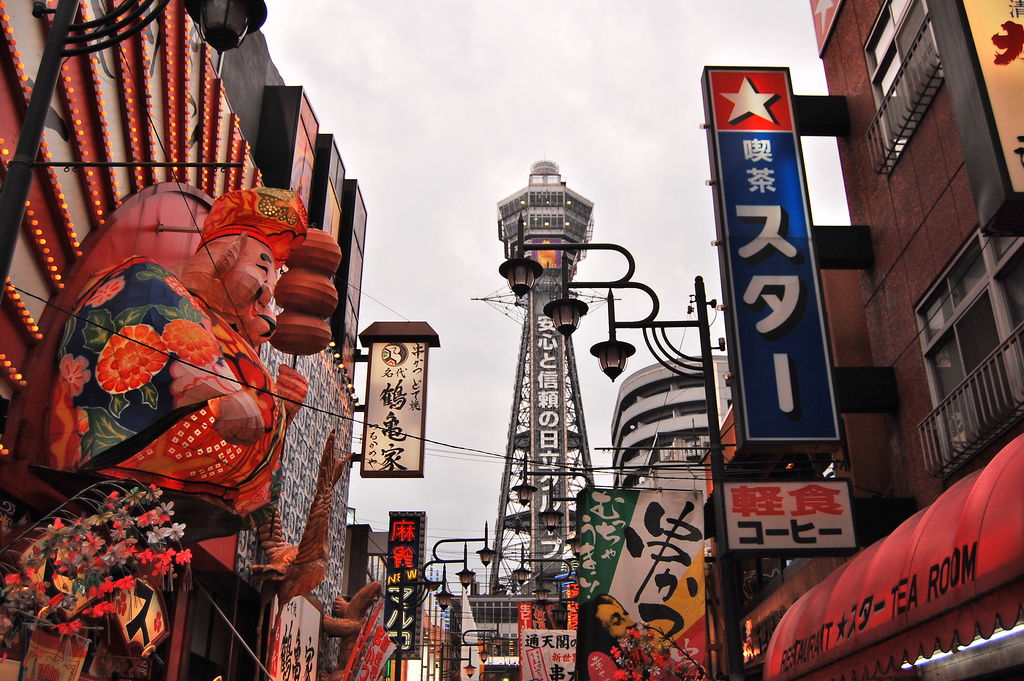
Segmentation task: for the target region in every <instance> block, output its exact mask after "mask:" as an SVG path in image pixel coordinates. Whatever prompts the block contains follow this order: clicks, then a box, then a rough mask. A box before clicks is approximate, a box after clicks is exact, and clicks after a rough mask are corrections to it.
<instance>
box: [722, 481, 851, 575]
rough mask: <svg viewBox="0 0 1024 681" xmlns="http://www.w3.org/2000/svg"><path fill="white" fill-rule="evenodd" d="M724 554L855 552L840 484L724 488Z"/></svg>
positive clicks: (846, 488) (845, 485)
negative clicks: (726, 551)
mask: <svg viewBox="0 0 1024 681" xmlns="http://www.w3.org/2000/svg"><path fill="white" fill-rule="evenodd" d="M722 490H723V492H724V494H725V543H726V548H727V549H728V550H729V551H736V552H750V553H757V554H759V555H764V554H766V553H772V552H779V553H781V554H784V555H787V556H796V555H814V554H826V555H835V554H837V553H849V552H851V551H854V550H856V548H857V539H856V537H855V536H854V532H853V508H852V505H851V501H850V484H849V482H847V481H845V480H806V481H804V482H796V481H785V482H782V481H774V480H772V481H768V480H758V481H755V482H724V483H722Z"/></svg>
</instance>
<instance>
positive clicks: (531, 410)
mask: <svg viewBox="0 0 1024 681" xmlns="http://www.w3.org/2000/svg"><path fill="white" fill-rule="evenodd" d="M593 211H594V203H593V202H592V201H590V200H589V199H587V198H585V197H584V196H582V195H581V194H579V193H577V192H575V191H573V190H571V189H569V187H567V186H566V183H565V182H564V181H563V180H562V176H561V174H560V172H559V168H558V164H557V163H555V162H553V161H548V160H541V161H537V162H536V163H534V164H533V165H532V166H531V167H530V179H529V184H528V185H527V186H526V187H524V188H522V189H520V190H518V191H516V192H515V193H513V194H511V195H510V196H508V197H506V198H505V199H502V200H501V201H499V202H498V239H499V240H500V241H501V242H502V243H503V244H504V245H505V257H506V258H510V257H514V255H515V254H516V251H517V245H518V239H519V222H520V220H522V221H523V235H524V240H525V242H526V243H528V244H544V243H587V242H589V241H590V238H591V234H592V232H593V228H594V220H593ZM525 255H526V257H530V258H533V259H535V260H536V261H537V262H539V263H540V264H541V265H543V266H544V273H543V274H542V275H541V276H540V277H539V278H538V280H537V283H536V284H535V285H534V287H533V288H532V289H531V290H530V292H529V293H527V294H526V295H524V296H522V297H519V298H518V299H517V301H516V305H517V306H519V307H521V308H522V309H523V311H524V313H525V318H524V323H523V331H522V338H521V341H520V344H519V361H518V363H517V365H516V377H515V382H514V383H513V393H512V414H511V418H510V420H509V430H508V443H507V446H506V454H505V456H506V458H505V469H504V476H503V479H502V484H501V493H500V496H499V498H498V516H497V523H496V524H495V528H496V529H495V534H496V538H497V541H496V542H495V544H496V551H497V555H496V557H495V567H494V569H493V570H492V571H491V591H492V593H502V592H504V593H515V592H519V593H526V594H528V593H530V591H532V590H533V589H534V588H537V587H538V586H541V584H540V583H541V582H542V581H543V582H547V583H546V584H544V585H543V586H546V587H547V588H550V589H554V588H556V585H555V584H554V583H551V582H550V580H552V579H553V578H555V577H556V576H558V575H560V574H564V573H565V572H566V566H565V563H564V562H563V561H564V560H567V559H569V558H571V556H572V554H571V551H570V550H569V548H568V546H567V543H566V540H567V538H568V537H569V535H570V534H572V533H573V531H574V528H575V523H576V519H575V513H574V510H573V509H574V507H575V503H574V501H573V500H572V499H574V498H575V496H576V493H577V492H578V491H579V490H580V489H582V488H583V487H585V486H586V485H588V484H593V479H592V473H591V467H590V449H589V445H588V443H587V429H586V425H585V423H584V420H583V405H582V402H581V400H580V394H579V381H578V377H577V372H576V358H575V354H574V352H573V346H572V339H571V338H565V337H563V336H562V335H561V334H560V333H559V332H558V331H557V330H556V329H555V328H554V325H553V324H552V322H551V320H550V318H548V317H547V315H545V314H544V305H545V304H546V303H548V302H549V301H550V300H553V299H555V298H558V297H562V296H563V295H564V294H563V293H562V292H561V281H562V268H563V267H567V268H568V269H569V276H570V278H571V277H572V275H573V274H574V273H575V266H576V263H577V262H578V261H579V260H581V259H582V255H583V254H575V253H572V252H570V251H527V252H525ZM524 482H525V483H527V484H529V485H532V486H533V487H535V488H536V489H537V491H536V494H535V495H534V498H533V501H532V502H531V503H530V504H529V505H524V504H521V503H519V501H518V497H517V495H516V494H515V492H514V491H513V488H514V487H516V486H517V485H519V484H520V483H524ZM549 510H554V511H556V512H557V513H558V516H559V521H558V523H557V527H555V528H554V529H553V530H552V531H549V530H547V529H546V527H545V525H544V523H543V522H541V519H540V516H541V514H542V513H543V512H544V511H549ZM523 558H526V559H529V560H528V561H527V562H526V563H525V566H526V567H527V568H528V569H529V570H530V571H531V573H532V576H531V579H530V581H528V582H527V583H526V584H524V585H522V586H519V585H518V584H517V583H516V581H515V580H514V579H513V578H512V571H513V570H515V569H516V568H517V567H519V566H520V564H521V562H522V560H523ZM548 561H550V562H548Z"/></svg>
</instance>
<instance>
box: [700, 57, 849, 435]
mask: <svg viewBox="0 0 1024 681" xmlns="http://www.w3.org/2000/svg"><path fill="white" fill-rule="evenodd" d="M704 96H705V105H706V112H707V118H708V128H709V135H710V148H711V150H712V156H713V158H712V163H713V171H714V175H715V181H714V187H715V192H716V195H717V205H716V213H717V215H716V217H717V219H716V222H717V226H718V237H719V243H720V244H721V246H720V248H721V249H722V250H721V251H720V254H721V264H722V273H723V286H724V289H725V292H726V294H725V295H726V297H727V299H728V310H729V317H728V318H727V326H728V329H729V334H730V336H731V340H732V342H731V345H730V347H731V351H730V353H729V363H730V366H731V369H732V374H733V379H732V380H733V381H734V383H736V384H738V385H734V387H733V397H734V399H735V401H736V406H735V415H736V424H737V444H738V446H739V447H741V448H742V447H744V446H745V445H748V444H753V445H757V444H776V445H778V444H789V443H804V444H811V443H813V444H834V443H836V442H838V441H839V434H840V433H839V419H838V412H837V409H836V404H835V396H834V391H833V383H832V360H831V356H830V351H829V345H828V334H827V331H826V328H825V316H824V312H823V309H822V303H821V286H820V282H819V279H818V268H817V264H816V262H815V255H814V249H813V246H812V244H811V222H810V211H809V210H808V207H807V192H806V187H805V184H804V170H803V161H802V158H801V152H800V144H799V140H798V138H797V134H796V126H795V123H794V119H793V103H792V96H791V88H790V84H789V70H788V69H753V68H739V67H737V68H725V67H722V68H719V67H706V68H705V70H704Z"/></svg>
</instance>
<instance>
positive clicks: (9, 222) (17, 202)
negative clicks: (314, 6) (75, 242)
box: [0, 0, 267, 281]
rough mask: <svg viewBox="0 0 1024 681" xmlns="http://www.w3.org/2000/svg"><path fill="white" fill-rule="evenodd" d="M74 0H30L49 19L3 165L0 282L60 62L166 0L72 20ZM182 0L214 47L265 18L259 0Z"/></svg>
mask: <svg viewBox="0 0 1024 681" xmlns="http://www.w3.org/2000/svg"><path fill="white" fill-rule="evenodd" d="M79 2H80V0H60V2H58V3H57V7H56V8H55V9H49V8H47V6H46V3H45V2H42V1H41V0H36V1H35V2H33V3H32V15H33V16H35V17H36V18H42V17H44V16H45V15H47V14H52V15H53V19H52V21H51V22H50V32H49V35H47V38H46V44H45V46H44V47H43V55H42V58H41V59H40V60H39V68H38V70H37V71H36V77H35V84H34V85H33V87H32V95H31V96H30V97H29V101H28V108H27V109H26V111H25V117H24V119H23V120H22V123H21V131H20V133H19V135H18V146H17V148H16V149H15V150H14V156H13V157H12V158H11V160H10V161H9V162H8V164H7V177H6V178H4V183H3V187H2V188H0V281H5V280H6V279H7V275H8V273H9V272H10V269H11V261H12V259H13V258H14V248H15V244H16V243H17V240H18V233H19V232H20V231H21V223H22V220H23V219H24V218H25V200H26V199H27V198H28V193H29V190H30V189H31V187H32V174H33V170H34V168H35V166H36V157H37V156H38V155H39V145H40V143H41V142H42V139H43V127H44V125H45V124H46V119H47V116H46V114H47V111H48V110H49V107H50V100H51V99H52V98H53V93H54V89H55V88H56V86H57V78H58V77H59V75H60V65H61V62H63V61H64V59H67V58H69V57H76V56H79V55H85V54H90V53H92V52H98V51H99V50H103V49H106V48H108V47H111V46H113V45H116V44H118V43H120V42H121V41H123V40H127V39H128V38H130V37H132V36H133V35H135V34H137V33H139V32H140V31H141V30H143V29H144V28H146V26H148V25H149V24H150V23H152V22H153V20H154V19H156V18H157V17H158V16H160V14H161V13H162V12H163V11H164V8H165V7H167V4H168V3H169V2H170V0H125V1H124V2H122V3H121V4H119V5H117V6H116V7H114V8H113V9H112V10H111V11H109V12H107V13H106V14H104V15H103V16H101V17H99V18H97V19H93V20H92V21H85V22H80V23H74V18H75V14H76V13H77V12H78V5H79ZM185 4H186V11H188V13H189V14H190V15H192V18H193V19H195V20H196V22H197V23H198V24H199V27H200V31H201V32H202V33H203V35H204V36H205V37H206V38H207V41H208V42H209V43H210V45H211V46H212V47H213V48H214V49H216V50H218V51H223V50H227V49H231V48H234V47H238V46H239V45H240V44H241V43H242V40H243V39H244V38H245V36H246V34H247V33H249V32H252V31H254V30H256V29H258V28H259V27H260V26H261V25H262V24H263V22H264V21H265V20H266V18H267V7H266V4H265V3H264V2H263V0H189V1H188V2H186V3H185ZM176 165H181V164H176Z"/></svg>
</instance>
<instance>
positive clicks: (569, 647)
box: [519, 629, 576, 681]
mask: <svg viewBox="0 0 1024 681" xmlns="http://www.w3.org/2000/svg"><path fill="white" fill-rule="evenodd" d="M519 668H520V669H521V670H522V680H523V681H566V680H567V679H569V677H570V676H572V675H574V674H575V670H576V632H575V631H571V630H569V629H523V630H522V631H521V632H520V636H519Z"/></svg>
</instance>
